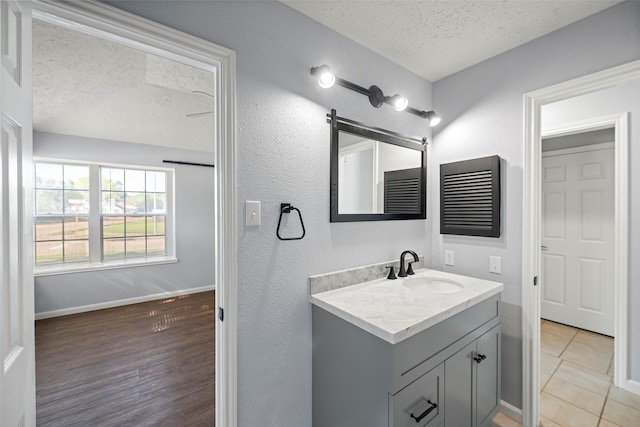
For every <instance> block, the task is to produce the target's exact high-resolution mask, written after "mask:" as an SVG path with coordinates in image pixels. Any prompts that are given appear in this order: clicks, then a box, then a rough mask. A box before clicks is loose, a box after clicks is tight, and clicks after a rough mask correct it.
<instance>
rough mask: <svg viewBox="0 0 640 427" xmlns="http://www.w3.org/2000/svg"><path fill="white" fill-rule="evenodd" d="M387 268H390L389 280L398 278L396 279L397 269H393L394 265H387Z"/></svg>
mask: <svg viewBox="0 0 640 427" xmlns="http://www.w3.org/2000/svg"><path fill="white" fill-rule="evenodd" d="M385 268H388V269H389V275H388V276H387V279H389V280H396V279H397V277H396V272H395V270H394V269H393V265H388V266H386V267H385Z"/></svg>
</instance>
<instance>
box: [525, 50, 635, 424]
mask: <svg viewBox="0 0 640 427" xmlns="http://www.w3.org/2000/svg"><path fill="white" fill-rule="evenodd" d="M638 78H640V60H638V61H632V62H629V63H626V64H623V65H620V66H617V67H613V68H610V69H607V70H604V71H600V72H596V73H593V74H589V75H586V76H583V77H579V78H576V79H573V80H569V81H566V82H563V83H559V84H556V85H553V86H549V87H546V88H543V89H540V90H536V91H533V92H528V93H525V94H524V97H523V98H524V99H523V101H524V153H523V157H524V159H523V160H524V162H523V218H522V223H523V232H522V284H523V286H522V353H523V358H522V359H523V360H522V421H523V425H524V426H525V427H534V426H537V425H538V423H539V418H540V286H536V285H537V277H539V276H540V218H541V213H542V212H541V200H540V199H541V197H540V188H541V185H540V177H541V163H542V162H541V159H542V157H541V152H542V150H541V148H542V147H541V146H542V138H541V132H542V130H541V108H542V106H543V105H545V104H549V103H552V102H557V101H561V100H564V99H569V98H573V97H576V96H579V95H585V94H588V93H592V92H595V91H598V90H603V89H607V88H610V87H613V86H615V85H618V84H621V83H625V82H628V81H631V80H635V79H638ZM620 116H624V115H619V118H618V119H617V120H616V121H615V123H616V124H615V127H616V154H615V168H616V178H615V187H616V190H615V192H616V194H615V214H614V218H615V222H616V225H615V255H614V256H615V262H614V271H615V273H614V274H615V277H616V289H617V292H616V296H615V300H616V303H615V304H616V321H615V323H616V324H615V334H616V337H618V336H620V337H622V336H624V337H625V338H626V337H627V318H626V315H627V310H626V303H627V301H626V295H627V291H628V237H627V234H626V233H625V231H626V230H627V229H628V213H629V211H628V165H627V161H628V157H627V152H626V151H625V149H627V147H626V146H624V147H623V146H622V139H620V141H618V138H622V137H623V136H624V137H625V138H627V140H628V123H627V119H626V116H625V117H624V118H622V117H620ZM618 143H620V146H618V145H617V144H618ZM627 144H628V143H627ZM618 148H619V149H618ZM620 306H623V308H624V310H619V309H618V308H619V307H620ZM622 341H624V342H622ZM622 344H625V345H626V339H624V340H618V339H616V343H615V346H616V348H615V352H616V366H615V382H616V385H620V386H621V387H622V388H625V389H627V390H632V391H634V392H636V393H638V392H640V384H638V383H636V382H634V381H631V380H629V378H628V377H627V363H626V359H627V356H628V354H627V349H626V348H622V347H621V346H622Z"/></svg>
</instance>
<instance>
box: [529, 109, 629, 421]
mask: <svg viewBox="0 0 640 427" xmlns="http://www.w3.org/2000/svg"><path fill="white" fill-rule="evenodd" d="M550 105H551V106H553V104H550ZM548 114H549V112H548V109H547V108H546V106H544V107H543V109H542V115H543V116H542V122H543V124H544V123H545V118H546V116H547V115H548ZM595 121H596V124H595V125H594V127H593V128H588V121H587V122H585V123H584V124H583V126H581V130H580V131H575V130H572V128H573V127H574V126H571V125H569V126H561V127H559V128H557V129H554V130H543V133H542V153H541V154H542V159H541V193H542V194H541V202H542V206H541V208H542V215H541V244H542V246H541V248H540V250H541V271H540V283H541V310H540V313H541V323H540V330H541V333H540V338H541V340H540V350H541V353H540V393H541V394H540V401H541V413H540V415H541V418H542V419H543V420H545V419H548V420H551V422H555V423H559V424H561V425H564V424H565V423H567V422H570V420H577V419H581V420H582V421H581V422H583V423H593V424H594V425H595V424H598V423H599V421H600V419H602V418H603V417H607V419H609V418H611V417H612V414H611V408H612V407H617V405H619V403H618V402H617V401H615V400H614V399H613V398H611V399H609V398H608V395H609V388H610V383H611V380H612V377H613V371H614V367H613V365H614V363H613V360H614V357H613V353H614V338H613V335H614V329H615V328H614V325H615V312H614V311H615V304H614V302H615V301H614V300H615V298H614V294H615V280H614V274H613V265H614V256H615V250H614V243H615V242H614V236H615V234H614V228H615V220H614V206H615V203H614V202H615V200H614V195H615V183H614V178H615V170H614V151H615V139H616V138H615V129H614V128H613V127H604V128H602V125H601V123H600V121H599V120H598V119H596V120H595ZM567 127H568V128H569V129H570V130H566V128H567ZM621 393H623V391H621Z"/></svg>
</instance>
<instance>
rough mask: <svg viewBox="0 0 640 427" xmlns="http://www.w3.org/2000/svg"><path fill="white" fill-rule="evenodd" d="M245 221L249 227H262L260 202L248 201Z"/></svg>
mask: <svg viewBox="0 0 640 427" xmlns="http://www.w3.org/2000/svg"><path fill="white" fill-rule="evenodd" d="M245 220H246V224H247V225H260V202H259V201H250V200H247V203H246V211H245Z"/></svg>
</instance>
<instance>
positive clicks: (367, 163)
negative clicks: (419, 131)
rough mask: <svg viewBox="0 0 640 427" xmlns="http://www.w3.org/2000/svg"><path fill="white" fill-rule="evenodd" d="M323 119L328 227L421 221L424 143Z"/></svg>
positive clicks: (340, 120)
mask: <svg viewBox="0 0 640 427" xmlns="http://www.w3.org/2000/svg"><path fill="white" fill-rule="evenodd" d="M329 117H330V118H331V120H330V122H331V124H332V136H331V142H332V153H331V221H332V222H343V221H379V220H391V219H424V218H426V197H425V194H424V189H425V183H426V150H425V140H424V139H422V140H420V139H415V138H408V137H404V136H402V135H399V134H396V133H393V132H390V131H386V130H383V129H378V128H372V127H367V126H365V125H362V124H360V123H357V122H354V121H351V120H348V119H344V118H340V117H337V116H336V115H335V110H333V111H332V113H331V116H329Z"/></svg>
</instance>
